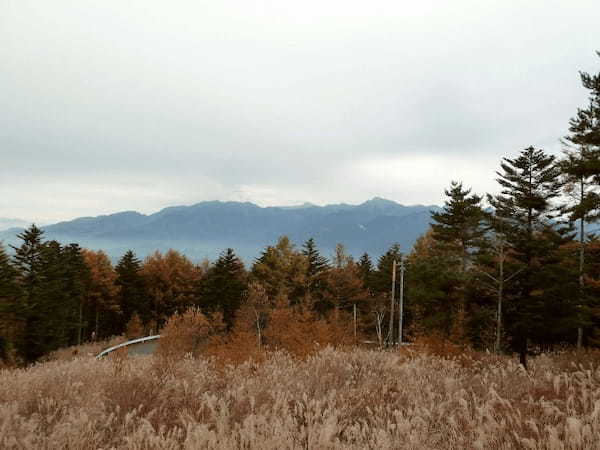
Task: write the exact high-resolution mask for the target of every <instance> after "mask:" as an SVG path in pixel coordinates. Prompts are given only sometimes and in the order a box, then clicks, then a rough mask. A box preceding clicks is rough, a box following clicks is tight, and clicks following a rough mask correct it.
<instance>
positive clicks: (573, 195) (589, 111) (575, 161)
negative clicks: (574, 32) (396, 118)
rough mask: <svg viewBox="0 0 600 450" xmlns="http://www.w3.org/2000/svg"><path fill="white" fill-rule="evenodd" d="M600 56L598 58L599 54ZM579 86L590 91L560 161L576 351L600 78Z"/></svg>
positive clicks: (593, 215) (591, 217)
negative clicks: (574, 255) (574, 291)
mask: <svg viewBox="0 0 600 450" xmlns="http://www.w3.org/2000/svg"><path fill="white" fill-rule="evenodd" d="M599 55H600V54H599ZM581 81H582V84H583V86H584V87H585V88H586V89H588V90H590V104H589V107H588V108H585V109H581V108H580V109H578V111H577V115H576V116H575V117H574V118H572V119H571V120H570V122H569V134H568V135H567V136H565V138H564V143H565V145H566V146H567V148H566V149H565V156H564V158H563V160H562V161H561V164H560V166H561V170H562V173H563V177H564V183H565V189H564V192H565V194H566V196H567V199H568V200H569V201H568V202H567V203H566V204H565V205H564V212H565V213H567V214H568V215H569V219H570V220H571V221H572V222H575V221H577V222H578V225H579V230H578V240H579V254H578V259H579V270H578V280H579V309H580V313H579V321H580V324H579V326H578V333H577V348H581V346H582V343H583V329H584V326H586V325H589V320H590V313H591V309H590V299H589V298H585V296H584V291H585V287H584V278H585V271H584V267H585V249H586V244H587V242H586V234H585V226H586V223H588V222H595V221H597V220H598V219H599V218H600V195H599V193H598V187H599V185H598V181H599V179H600V74H598V75H594V76H592V75H589V74H587V73H582V74H581Z"/></svg>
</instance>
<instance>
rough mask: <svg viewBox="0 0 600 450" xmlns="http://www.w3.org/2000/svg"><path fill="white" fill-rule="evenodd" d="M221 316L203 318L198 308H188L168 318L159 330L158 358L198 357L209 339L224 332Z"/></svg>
mask: <svg viewBox="0 0 600 450" xmlns="http://www.w3.org/2000/svg"><path fill="white" fill-rule="evenodd" d="M224 329H225V326H224V324H223V320H222V316H221V315H220V314H218V313H217V314H214V315H212V316H205V315H204V314H203V313H202V312H201V311H200V309H199V308H189V309H188V310H187V311H185V312H184V313H177V314H175V315H173V316H171V317H170V318H169V320H168V321H167V323H166V324H165V326H164V328H163V329H162V330H161V333H160V334H161V338H160V340H159V345H158V354H159V355H160V356H170V357H176V358H182V357H183V356H184V355H186V354H188V353H189V354H191V355H192V356H198V355H200V353H201V352H202V350H204V349H205V348H206V347H207V346H208V345H209V342H210V338H211V337H213V336H215V335H217V334H220V333H222V332H223V331H224Z"/></svg>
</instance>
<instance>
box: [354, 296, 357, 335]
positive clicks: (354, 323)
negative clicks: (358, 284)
mask: <svg viewBox="0 0 600 450" xmlns="http://www.w3.org/2000/svg"><path fill="white" fill-rule="evenodd" d="M356 343H357V340H356V303H355V304H354V345H356Z"/></svg>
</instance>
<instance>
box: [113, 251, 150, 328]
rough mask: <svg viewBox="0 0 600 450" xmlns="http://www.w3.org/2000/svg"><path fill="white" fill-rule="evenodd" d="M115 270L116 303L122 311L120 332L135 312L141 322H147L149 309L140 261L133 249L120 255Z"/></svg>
mask: <svg viewBox="0 0 600 450" xmlns="http://www.w3.org/2000/svg"><path fill="white" fill-rule="evenodd" d="M115 272H117V278H116V280H115V285H116V286H117V287H118V289H119V292H118V294H117V298H118V304H119V308H120V310H121V312H122V319H121V323H120V326H119V329H120V332H121V333H122V332H123V331H125V327H126V326H127V323H128V322H129V321H130V320H131V318H132V317H133V315H134V314H136V313H137V314H138V316H139V317H140V319H141V320H142V322H143V323H148V322H149V321H150V320H151V310H150V306H149V305H148V301H147V293H146V286H145V284H144V279H143V277H142V263H141V261H140V260H139V259H138V258H137V257H136V255H135V253H134V252H133V251H131V250H128V251H127V252H126V253H125V254H124V255H123V256H122V257H121V259H120V260H119V262H118V264H117V266H116V267H115Z"/></svg>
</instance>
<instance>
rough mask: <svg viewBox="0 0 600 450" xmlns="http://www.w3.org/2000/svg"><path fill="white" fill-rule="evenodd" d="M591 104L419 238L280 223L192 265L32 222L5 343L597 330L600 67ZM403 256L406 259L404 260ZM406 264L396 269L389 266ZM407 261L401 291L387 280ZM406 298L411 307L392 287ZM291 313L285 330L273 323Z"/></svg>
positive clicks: (481, 345) (16, 354)
mask: <svg viewBox="0 0 600 450" xmlns="http://www.w3.org/2000/svg"><path fill="white" fill-rule="evenodd" d="M581 81H582V84H583V87H584V88H585V89H586V90H587V91H589V104H588V105H583V106H582V107H581V108H579V109H578V110H577V111H576V113H575V115H574V116H573V118H572V119H571V120H570V122H569V133H568V135H566V136H565V137H564V138H563V140H562V143H563V146H564V152H563V154H562V155H561V156H560V157H557V156H555V155H551V154H549V153H548V152H546V151H544V150H543V149H539V148H535V147H534V146H528V147H526V148H524V149H523V150H521V151H519V152H515V153H514V154H510V155H507V156H506V157H504V158H503V159H502V161H501V163H500V166H499V168H498V170H497V172H496V173H497V183H498V188H499V193H497V194H493V195H492V194H486V195H478V194H476V193H473V192H472V191H471V189H470V188H469V187H468V186H464V184H463V183H462V182H461V181H452V182H451V183H450V185H449V187H448V189H447V190H446V191H445V195H446V200H445V204H444V207H443V210H442V211H441V212H438V213H432V222H431V227H430V230H429V231H428V232H427V233H426V234H424V235H423V236H421V237H420V238H419V239H418V241H417V242H416V244H415V245H414V247H413V248H412V249H401V248H400V247H399V246H398V245H397V244H394V245H391V246H390V248H389V250H388V251H387V252H386V253H385V254H383V255H368V254H366V253H365V254H363V255H362V256H360V257H359V258H356V259H355V258H353V257H352V256H350V255H348V254H347V252H346V251H345V249H344V246H343V243H340V244H338V246H337V248H336V251H335V254H334V255H332V256H331V257H330V258H327V257H326V256H324V255H322V254H321V253H320V252H319V249H318V246H317V243H316V242H315V241H314V240H313V239H309V240H307V241H306V242H304V243H302V244H301V245H300V246H299V247H298V246H297V244H294V243H292V242H290V240H289V238H287V237H286V236H282V237H281V238H280V239H279V240H278V241H277V242H276V243H272V244H271V245H268V246H266V247H265V248H264V250H263V252H262V254H261V255H260V256H259V257H257V258H256V259H255V261H254V262H253V264H252V265H251V266H250V267H245V265H244V264H243V262H242V261H241V259H240V258H238V257H237V256H236V254H235V251H234V250H233V249H231V248H229V249H226V250H225V251H223V252H222V254H221V256H220V257H219V258H218V259H217V260H216V261H214V262H209V261H204V262H202V263H200V264H195V263H193V262H192V261H191V260H190V259H188V258H187V257H186V256H185V255H184V254H182V253H180V252H178V251H175V250H171V251H168V252H166V253H164V254H162V253H160V252H156V253H154V254H153V255H151V256H149V257H147V258H146V259H145V260H144V261H141V260H140V259H138V258H137V257H136V255H135V254H134V253H133V252H132V251H128V252H126V253H125V254H124V255H123V256H122V257H121V258H120V260H119V261H118V263H117V264H116V265H115V266H114V267H113V265H112V264H111V261H110V259H109V258H108V257H107V255H106V254H105V253H103V252H102V251H101V250H100V251H93V250H88V249H84V248H80V247H79V246H78V245H77V244H66V245H65V244H61V243H59V242H56V241H47V240H45V239H44V233H43V231H42V230H40V229H39V228H38V227H36V226H35V225H32V226H31V227H30V228H28V229H27V230H25V231H24V232H23V233H21V234H20V235H19V238H20V240H21V244H20V245H18V246H15V247H14V248H13V249H12V251H9V249H6V248H3V247H0V357H1V358H2V360H3V361H4V364H7V365H26V364H29V363H32V362H35V361H38V360H39V359H40V358H42V357H44V356H45V355H47V354H48V353H50V352H52V351H55V350H57V349H59V348H62V347H68V346H72V345H80V344H82V343H85V342H90V341H98V340H104V339H107V338H109V337H111V336H118V335H123V334H125V335H127V336H136V335H147V334H153V333H160V332H161V330H163V329H164V328H165V326H167V325H168V323H169V322H170V321H171V319H172V318H173V317H176V318H179V319H180V320H184V318H185V316H186V314H200V315H202V316H203V317H204V318H206V322H207V323H210V324H211V326H210V333H211V334H213V335H216V336H217V335H218V336H219V337H220V339H222V340H223V341H224V342H225V341H227V340H230V341H231V340H232V339H233V340H235V338H236V336H238V338H239V335H240V333H246V334H247V335H248V336H250V335H251V341H252V342H253V343H254V344H253V345H256V347H257V348H263V347H265V348H278V347H280V346H282V345H283V344H282V342H281V341H282V339H283V340H285V339H297V340H299V341H306V342H308V343H319V342H321V341H322V342H326V343H332V344H334V345H337V344H340V345H341V344H352V343H358V342H365V341H368V342H372V343H374V345H378V346H379V347H384V346H390V345H392V344H393V343H397V342H398V340H399V336H398V329H399V328H398V326H397V325H396V324H398V323H399V321H400V320H402V323H403V327H402V336H401V339H400V340H401V341H402V342H411V341H413V340H415V339H418V338H419V337H423V336H436V337H438V338H441V339H443V340H445V341H448V342H451V343H454V344H456V345H460V346H468V347H472V348H474V349H482V350H486V349H487V350H490V351H496V352H509V353H510V352H515V353H517V354H518V355H519V360H520V363H521V364H523V365H524V366H525V367H527V355H528V354H531V353H539V352H541V351H545V350H551V349H555V348H560V347H562V346H575V347H577V348H581V347H594V346H597V345H599V344H600V238H599V237H598V236H596V235H595V234H594V232H593V230H594V229H595V228H594V226H595V224H596V222H597V221H598V219H600V74H596V75H593V74H592V75H590V74H588V73H581ZM400 268H401V270H400ZM396 269H398V271H397V270H396ZM396 272H398V274H397V275H398V276H399V275H400V272H402V281H403V282H402V283H400V278H398V280H397V282H396V283H395V284H394V287H395V290H392V278H394V277H395V273H396ZM400 298H401V299H402V308H403V310H402V318H401V317H400V316H399V309H400V308H399V307H400V305H399V303H398V301H399V299H400ZM277 327H282V329H284V330H286V332H287V334H289V336H287V337H286V333H281V332H280V333H275V332H274V330H275V329H276V328H277Z"/></svg>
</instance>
